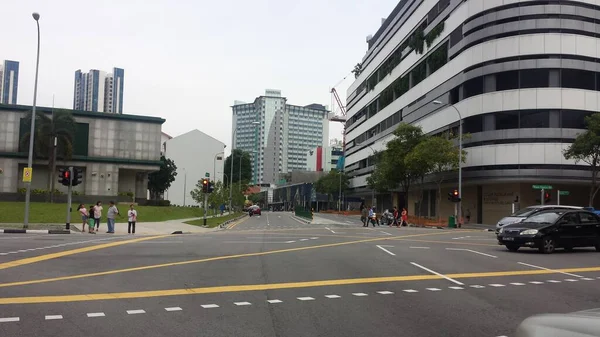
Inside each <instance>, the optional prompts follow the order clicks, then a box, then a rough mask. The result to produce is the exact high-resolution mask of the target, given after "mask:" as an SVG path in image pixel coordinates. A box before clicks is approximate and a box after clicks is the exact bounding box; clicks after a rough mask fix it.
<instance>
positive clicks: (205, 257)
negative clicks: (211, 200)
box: [0, 212, 600, 337]
mask: <svg viewBox="0 0 600 337" xmlns="http://www.w3.org/2000/svg"><path fill="white" fill-rule="evenodd" d="M599 257H600V254H598V253H596V252H595V251H593V250H591V249H579V250H576V251H575V252H572V253H565V252H562V251H559V252H557V253H555V254H553V255H541V254H538V253H537V252H535V251H527V250H525V251H523V252H517V253H511V252H508V251H507V250H505V249H504V248H503V247H501V246H498V245H497V244H496V242H495V239H494V236H493V233H490V232H485V231H483V230H437V229H421V228H401V229H398V228H388V227H376V228H373V227H371V228H368V229H367V228H362V227H360V225H357V224H350V223H346V222H345V221H340V223H339V224H327V225H317V224H304V223H301V222H298V221H296V220H295V219H293V218H292V217H291V216H290V214H289V213H283V212H273V213H268V212H265V213H263V215H262V216H260V217H256V216H255V217H252V218H248V219H247V220H246V221H244V222H242V223H240V224H238V225H236V226H234V227H232V228H231V229H228V230H222V231H216V232H211V233H206V234H188V235H164V236H128V235H121V236H110V235H108V234H97V235H90V234H71V235H56V236H52V235H12V236H10V235H3V236H0V336H11V337H13V336H14V337H20V336H58V335H60V336H66V337H76V336H77V337H79V336H110V337H114V336H148V337H150V336H257V337H258V336H260V337H266V336H286V337H287V336H343V337H349V336H390V337H391V336H400V335H401V336H419V337H423V336H482V337H497V336H514V330H515V328H516V326H517V325H518V324H519V323H520V322H521V321H522V320H523V319H525V318H526V317H528V316H531V315H534V314H539V313H567V312H574V311H581V310H590V309H594V308H599V307H600V298H599V297H598V296H595V294H597V293H598V289H600V259H599Z"/></svg>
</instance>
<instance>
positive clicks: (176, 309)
mask: <svg viewBox="0 0 600 337" xmlns="http://www.w3.org/2000/svg"><path fill="white" fill-rule="evenodd" d="M165 310H166V311H181V310H183V309H181V308H180V307H170V308H165Z"/></svg>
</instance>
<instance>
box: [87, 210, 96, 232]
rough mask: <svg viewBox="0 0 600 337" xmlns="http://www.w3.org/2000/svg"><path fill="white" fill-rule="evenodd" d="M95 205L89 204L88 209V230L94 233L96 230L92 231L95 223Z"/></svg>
mask: <svg viewBox="0 0 600 337" xmlns="http://www.w3.org/2000/svg"><path fill="white" fill-rule="evenodd" d="M95 208H96V207H95V206H94V205H90V208H89V210H88V214H89V216H88V230H89V233H90V234H96V232H95V231H94V226H95V223H96V220H95V219H94V209H95Z"/></svg>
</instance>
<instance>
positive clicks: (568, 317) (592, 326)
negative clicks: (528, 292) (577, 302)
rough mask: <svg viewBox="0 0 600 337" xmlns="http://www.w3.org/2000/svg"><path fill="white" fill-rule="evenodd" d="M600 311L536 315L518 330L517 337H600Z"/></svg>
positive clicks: (524, 322) (525, 321)
mask: <svg viewBox="0 0 600 337" xmlns="http://www.w3.org/2000/svg"><path fill="white" fill-rule="evenodd" d="M599 320H600V309H592V310H586V311H578V312H573V313H569V314H544V315H535V316H531V317H529V318H527V319H525V320H524V321H523V322H522V323H521V324H520V325H519V327H518V328H517V332H516V336H517V337H546V336H554V337H572V336H600V324H598V321H599Z"/></svg>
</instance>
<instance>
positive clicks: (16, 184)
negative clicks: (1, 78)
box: [0, 104, 165, 204]
mask: <svg viewBox="0 0 600 337" xmlns="http://www.w3.org/2000/svg"><path fill="white" fill-rule="evenodd" d="M30 111H31V106H24V105H4V104H0V169H2V170H1V171H2V173H1V174H0V200H3V201H14V200H24V198H25V195H24V193H23V191H24V189H25V186H26V185H25V183H24V182H23V168H25V167H26V166H27V147H26V146H25V144H24V143H22V142H21V141H20V140H22V139H23V136H24V135H25V134H26V133H27V132H28V130H29V129H28V126H27V123H26V120H25V118H26V116H27V114H28V113H30ZM37 111H38V112H39V113H43V114H45V115H47V116H48V117H49V116H50V115H51V114H52V109H51V108H46V107H37ZM72 114H73V117H74V118H75V121H76V123H77V125H76V129H75V135H74V137H73V148H72V156H71V158H69V159H66V158H61V157H60V156H59V157H58V161H57V166H58V167H68V166H73V167H77V168H80V169H82V170H83V172H84V173H83V183H82V184H81V185H78V186H75V187H73V190H74V191H75V192H76V196H74V197H73V203H75V204H76V203H77V202H85V203H86V204H88V203H95V202H96V201H98V200H101V201H103V202H104V203H108V201H110V200H113V201H122V202H131V200H132V198H133V197H135V200H136V202H138V203H140V204H144V203H145V202H146V200H147V189H148V175H149V174H150V173H152V172H155V171H158V170H159V169H160V165H161V161H160V152H161V144H160V142H161V127H162V124H163V123H164V122H165V120H164V119H162V118H157V117H148V116H138V115H125V114H106V113H97V112H89V111H75V110H74V111H72ZM60 146H61V145H60V143H59V147H60ZM42 152H43V151H42ZM49 171H50V169H49V168H48V158H47V156H43V155H41V156H39V157H38V156H37V155H36V157H34V162H33V176H32V177H33V180H32V182H31V184H32V186H31V188H32V189H33V190H38V191H47V189H48V183H49V182H48V179H49V178H50V179H57V176H50V172H49ZM55 188H57V189H58V190H59V191H60V192H61V193H62V194H61V195H60V198H62V199H60V200H63V202H64V201H66V196H65V194H66V192H67V187H65V186H62V185H60V184H56V187H55ZM32 198H33V200H35V201H44V200H45V196H44V195H43V193H42V192H40V193H34V195H32Z"/></svg>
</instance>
